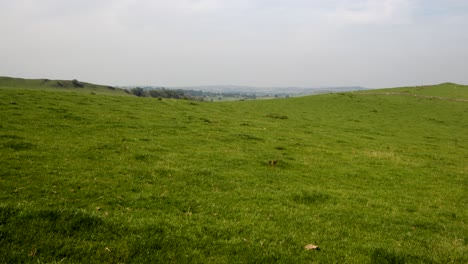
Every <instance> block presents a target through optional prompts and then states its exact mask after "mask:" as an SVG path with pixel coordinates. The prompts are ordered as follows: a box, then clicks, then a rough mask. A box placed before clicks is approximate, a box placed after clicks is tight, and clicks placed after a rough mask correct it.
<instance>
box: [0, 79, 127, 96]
mask: <svg viewBox="0 0 468 264" xmlns="http://www.w3.org/2000/svg"><path fill="white" fill-rule="evenodd" d="M77 81H78V80H77ZM78 84H80V86H77V85H76V83H75V84H74V82H73V80H49V79H22V78H12V77H3V76H0V87H2V88H21V89H23V88H26V89H40V90H47V91H57V90H60V91H67V92H75V93H77V92H78V93H91V94H93V95H95V94H105V95H129V94H128V93H126V92H125V91H124V90H122V89H118V88H115V87H112V86H106V85H99V84H93V83H87V82H81V81H78ZM81 86H82V87H81Z"/></svg>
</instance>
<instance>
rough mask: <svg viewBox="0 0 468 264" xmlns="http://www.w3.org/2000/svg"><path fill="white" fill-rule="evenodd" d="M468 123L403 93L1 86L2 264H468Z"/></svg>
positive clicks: (454, 108) (445, 106)
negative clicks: (185, 97) (157, 93)
mask: <svg viewBox="0 0 468 264" xmlns="http://www.w3.org/2000/svg"><path fill="white" fill-rule="evenodd" d="M405 89H408V88H405ZM415 89H416V88H415ZM437 89H439V90H438V91H439V93H440V94H441V96H443V95H444V93H445V90H444V88H443V86H441V87H439V88H437V87H436V88H434V90H433V91H431V93H434V94H438V92H437ZM410 90H411V89H410ZM389 91H390V90H389ZM411 91H413V90H411ZM466 95H467V94H462V95H458V96H460V98H462V97H461V96H466ZM463 98H464V97H463ZM467 121H468V103H466V102H462V101H454V100H437V99H431V98H424V97H414V96H405V95H397V94H394V95H391V96H389V95H387V94H359V93H342V94H329V95H320V96H310V97H302V98H290V99H281V100H268V101H244V102H226V103H204V102H200V103H199V102H197V103H195V102H190V101H176V100H162V101H158V100H155V99H151V98H136V97H122V96H109V95H107V96H104V95H99V94H97V95H91V94H89V93H67V92H63V91H62V90H51V89H48V90H41V89H21V88H17V89H6V88H1V89H0V190H1V191H0V259H2V260H3V261H4V262H25V261H34V262H37V261H41V262H54V261H56V262H59V261H61V262H64V263H67V262H69V263H76V262H99V263H105V262H107V263H117V262H120V263H142V262H176V263H187V262H191V263H197V262H198V263H272V262H285V263H310V262H318V263H338V262H339V263H405V262H406V263H466V262H467V261H468V255H467V254H468V253H467V252H468V245H467V238H468V230H467V219H468V212H467V209H466V204H468V195H467V184H468V167H467V163H466V161H467V159H468V133H466V132H467V131H468V122H467ZM307 244H316V245H318V246H319V247H320V250H318V251H317V250H312V251H308V250H306V249H304V246H305V245H307Z"/></svg>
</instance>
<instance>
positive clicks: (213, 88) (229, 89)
mask: <svg viewBox="0 0 468 264" xmlns="http://www.w3.org/2000/svg"><path fill="white" fill-rule="evenodd" d="M170 88H171V89H183V90H195V91H203V92H212V93H248V94H256V95H267V94H270V95H275V94H290V95H308V94H318V93H330V92H350V91H359V90H367V88H364V87H361V86H346V87H315V88H308V87H294V86H289V87H255V86H238V85H205V86H187V87H170Z"/></svg>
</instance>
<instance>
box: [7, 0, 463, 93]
mask: <svg viewBox="0 0 468 264" xmlns="http://www.w3.org/2000/svg"><path fill="white" fill-rule="evenodd" d="M0 36H1V37H0V76H12V77H22V78H48V79H78V80H80V81H86V82H93V83H99V84H107V85H117V86H118V85H154V86H166V87H175V86H197V85H247V86H259V87H271V86H275V87H280V86H299V87H327V86H328V87H333V86H364V87H368V88H386V87H396V86H409V85H427V84H437V83H442V82H455V83H462V84H468V67H467V63H468V0H67V1H63V0H40V1H39V0H0Z"/></svg>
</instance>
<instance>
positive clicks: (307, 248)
mask: <svg viewBox="0 0 468 264" xmlns="http://www.w3.org/2000/svg"><path fill="white" fill-rule="evenodd" d="M304 248H305V249H306V250H319V249H320V248H319V247H318V246H317V245H314V244H308V245H305V246H304Z"/></svg>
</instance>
